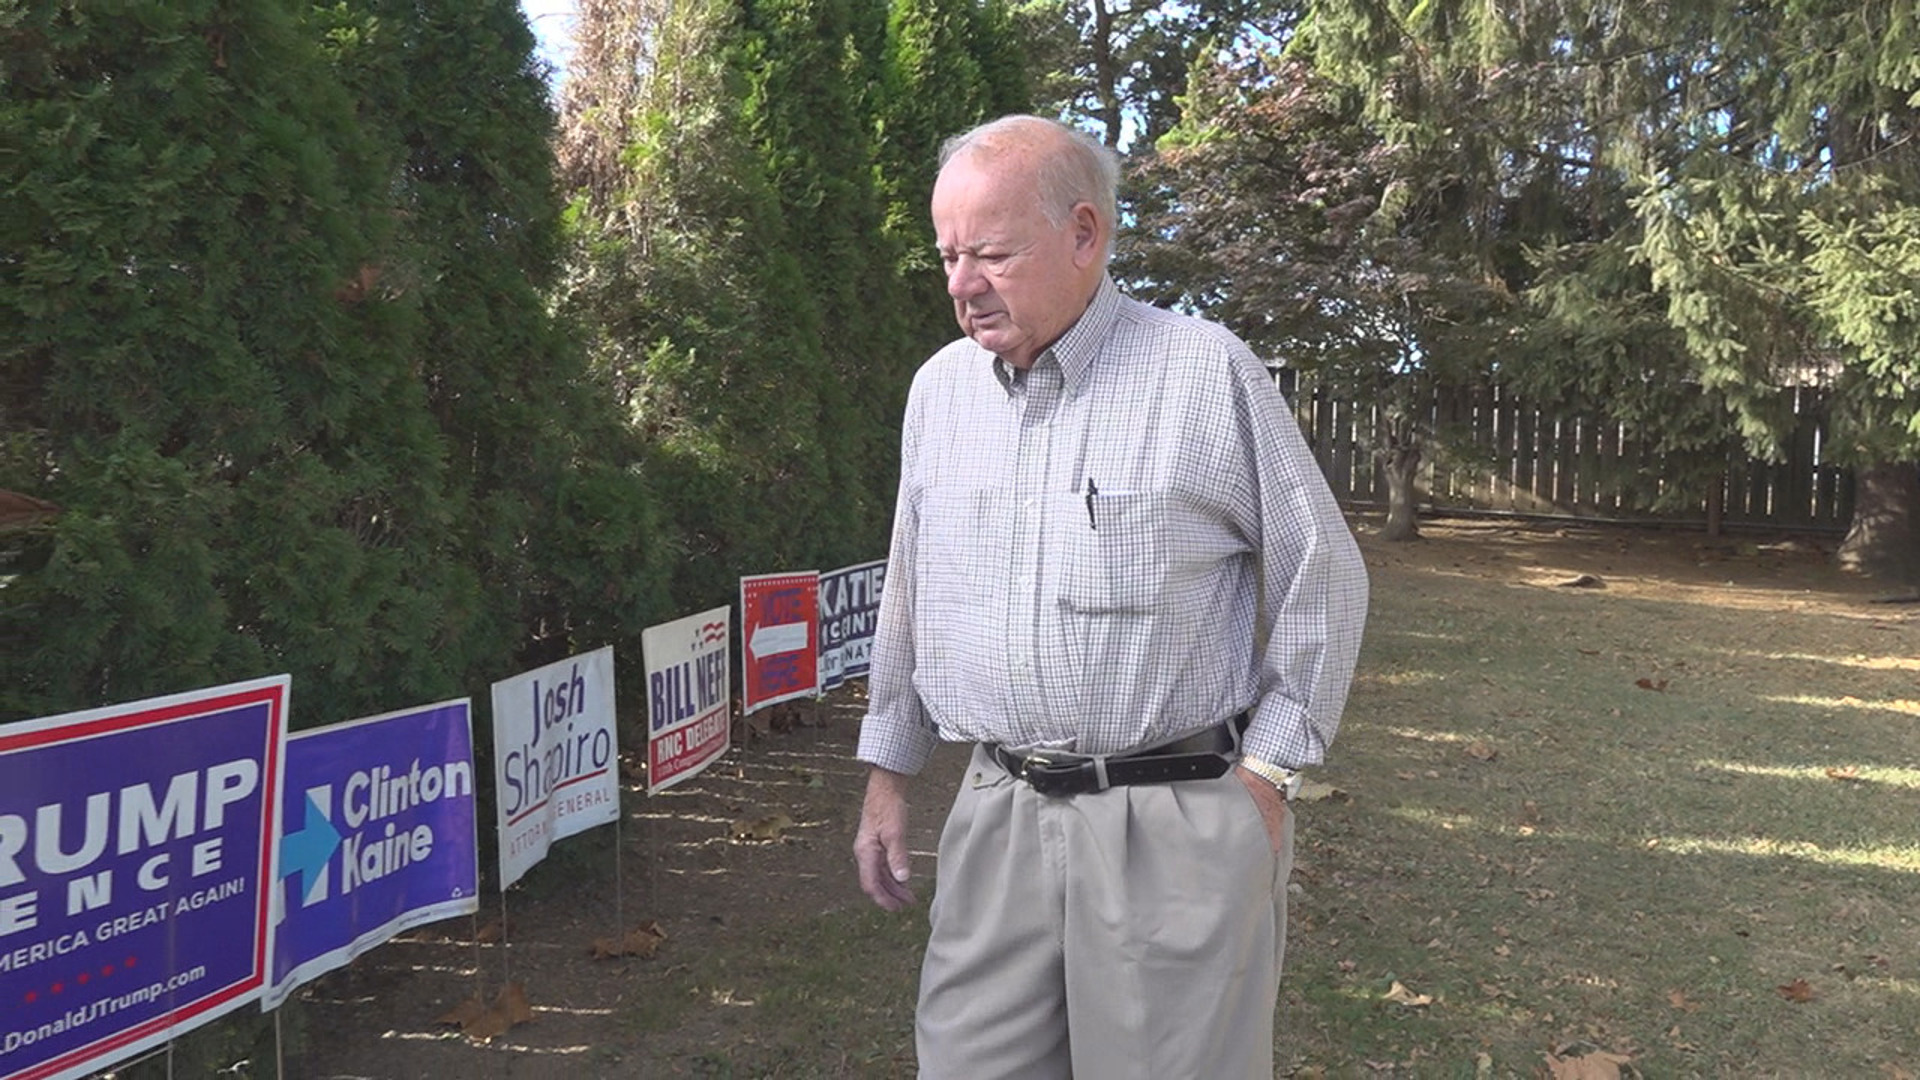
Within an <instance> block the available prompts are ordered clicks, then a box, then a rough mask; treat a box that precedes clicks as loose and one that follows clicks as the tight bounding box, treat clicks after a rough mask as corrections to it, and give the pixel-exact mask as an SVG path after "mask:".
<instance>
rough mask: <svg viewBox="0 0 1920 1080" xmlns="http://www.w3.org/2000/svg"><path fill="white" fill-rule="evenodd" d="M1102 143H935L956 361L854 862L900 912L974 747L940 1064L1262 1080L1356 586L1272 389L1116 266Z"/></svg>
mask: <svg viewBox="0 0 1920 1080" xmlns="http://www.w3.org/2000/svg"><path fill="white" fill-rule="evenodd" d="M1118 173H1119V166H1118V162H1117V160H1116V159H1115V157H1114V156H1113V154H1112V153H1111V152H1110V151H1108V150H1107V149H1106V148H1105V147H1103V146H1101V145H1100V144H1098V143H1097V142H1095V141H1093V140H1092V139H1089V138H1087V137H1086V136H1084V135H1083V134H1081V133H1078V132H1076V131H1074V130H1072V129H1070V128H1067V127H1065V126H1063V125H1060V124H1057V123H1054V122H1053V121H1050V120H1045V119H1041V118H1039V117H1031V116H1012V117H1004V118H1002V119H1000V120H996V121H994V122H992V123H989V124H985V125H982V126H981V127H979V128H976V129H975V130H973V131H970V132H968V133H966V134H964V135H961V136H959V137H957V138H955V139H953V140H951V141H949V142H948V144H947V145H946V147H944V148H943V150H942V153H941V168H940V174H939V178H938V180H937V182H936V184H935V186H934V192H933V222H934V229H935V233H936V237H937V240H938V243H939V251H940V257H941V261H942V263H943V264H944V265H945V267H946V274H947V291H948V293H950V294H951V295H952V297H953V307H954V316H955V318H956V319H958V321H959V323H960V328H961V329H962V330H963V331H964V332H965V334H966V336H965V337H964V338H962V339H960V340H958V341H955V342H953V343H952V344H950V345H948V346H947V347H946V348H944V349H942V350H941V351H940V352H939V353H938V354H936V355H935V356H934V357H933V358H932V359H931V360H929V361H928V362H927V363H926V365H925V366H924V367H922V368H921V370H920V372H919V375H918V376H917V377H916V378H915V380H914V385H913V390H912V394H911V396H910V398H909V400H908V404H907V414H906V420H905V425H904V430H903V434H902V445H901V465H900V496H899V505H898V507H897V509H896V511H895V514H896V516H895V521H894V535H893V545H892V552H891V556H890V558H891V564H890V566H889V569H888V575H887V589H886V592H885V594H884V596H883V598H882V601H881V609H880V623H879V629H878V633H877V637H876V639H875V642H874V651H873V660H872V669H871V672H870V675H869V687H870V693H871V708H870V711H869V713H868V715H867V716H866V718H865V721H864V723H863V725H862V728H861V733H860V745H859V751H858V753H859V757H860V759H861V760H862V761H865V762H867V763H869V764H870V765H871V766H872V770H871V773H870V775H869V780H868V787H867V795H866V802H865V805H864V807H863V810H862V814H861V820H860V826H859V831H858V835H857V837H856V839H855V842H854V852H855V856H856V859H857V861H858V863H859V871H860V882H861V886H862V888H863V889H864V890H865V891H866V892H867V894H868V895H869V896H871V897H872V898H873V899H874V900H875V901H876V902H877V903H878V904H879V905H880V906H881V907H884V908H887V909H889V910H897V909H899V908H901V907H903V906H905V905H907V904H909V903H911V902H913V899H914V897H913V893H912V891H911V889H910V888H909V886H908V876H909V874H908V861H909V860H908V851H907V846H906V820H907V798H906V790H907V778H908V777H909V776H911V775H912V774H914V773H917V772H918V771H919V770H920V769H921V768H922V766H924V765H925V764H926V762H927V760H928V758H929V756H930V755H931V753H932V751H933V748H934V746H935V745H936V743H937V742H938V741H940V740H949V741H963V742H969V743H974V744H976V745H975V748H974V751H973V757H972V763H971V764H970V765H969V766H968V769H967V773H966V776H965V777H964V778H963V781H962V783H961V786H960V792H959V795H958V797H957V798H956V800H955V802H954V805H953V808H952V811H951V813H950V814H949V816H948V818H947V823H946V826H945V829H944V831H943V833H942V835H941V839H940V852H939V864H938V874H937V878H936V889H935V891H934V896H933V903H932V908H931V920H932V933H931V937H930V938H929V941H928V945H927V954H926V959H925V961H924V966H923V969H922V972H921V984H920V1003H919V1009H918V1015H917V1024H916V1032H917V1043H918V1050H919V1056H920V1067H921V1073H920V1075H921V1076H922V1077H924V1078H928V1080H938V1078H945V1077H967V1078H969V1080H986V1078H993V1077H1009V1078H1011V1077H1019V1078H1022V1080H1032V1078H1044V1077H1070V1076H1078V1077H1081V1078H1082V1080H1112V1078H1124V1077H1140V1078H1149V1077H1150V1078H1153V1080H1170V1078H1179V1077H1190V1078H1194V1080H1222V1078H1229V1077H1261V1078H1263V1080H1264V1078H1269V1077H1271V1076H1272V1073H1273V1014H1274V1003H1275V997H1276V994H1277V992H1278V980H1279V973H1280V964H1281V959H1282V954H1283V952H1284V949H1285V941H1286V878H1287V875H1288V872H1289V871H1290V869H1291V867H1292V862H1293V817H1292V813H1291V811H1290V810H1289V808H1288V805H1287V801H1286V796H1287V794H1288V792H1289V789H1290V788H1291V787H1292V786H1293V781H1294V773H1295V770H1297V769H1300V768H1302V767H1304V766H1308V765H1312V764H1314V763H1316V762H1319V761H1320V760H1322V757H1323V755H1324V753H1325V751H1326V748H1327V744H1328V743H1329V742H1330V741H1331V740H1332V738H1333V735H1334V731H1335V729H1336V727H1337V726H1338V723H1339V718H1340V711H1341V708H1342V706H1343V704H1344V702H1345V699H1346V694H1347V687H1348V683H1349V681H1350V679H1351V677H1352V674H1353V666H1354V659H1355V654H1356V652H1357V650H1358V648H1359V643H1360V633H1361V627H1362V624H1363V622H1364V620H1365V614H1366V590H1367V585H1366V573H1365V570H1364V568H1363V567H1362V565H1361V562H1360V558H1359V553H1358V550H1357V548H1356V547H1355V545H1354V542H1353V537H1352V534H1351V533H1350V532H1349V530H1348V528H1347V526H1346V523H1345V521H1344V519H1343V518H1342V517H1341V514H1340V510H1339V508H1338V506H1337V505H1336V504H1335V503H1334V501H1333V498H1332V495H1331V494H1330V493H1329V491H1328V489H1327V486H1326V483H1325V482H1324V480H1322V478H1321V476H1320V473H1319V471H1318V469H1317V468H1316V466H1315V464H1314V461H1313V458H1312V456H1311V455H1310V454H1309V453H1308V451H1307V448H1306V445H1305V443H1304V442H1303V440H1302V439H1301V437H1300V432H1299V429H1298V427H1297V426H1296V425H1295V423H1294V421H1293V419H1292V417H1291V415H1290V414H1289V413H1288V411H1287V409H1286V406H1285V403H1284V402H1283V400H1282V399H1281V397H1280V395H1279V393H1278V391H1277V390H1276V389H1275V388H1274V386H1273V384H1272V381H1271V380H1270V379H1269V377H1268V375H1267V372H1266V370H1265V369H1264V368H1263V367H1262V365H1261V364H1260V363H1259V362H1258V361H1257V360H1256V359H1255V358H1254V357H1253V355H1252V353H1251V352H1250V351H1249V350H1248V349H1247V347H1246V346H1245V345H1244V344H1243V343H1241V342H1240V341H1239V339H1237V338H1235V337H1234V336H1233V335H1232V334H1231V333H1229V332H1228V331H1226V330H1224V329H1222V328H1221V327H1219V326H1216V325H1213V324H1210V323H1206V322H1203V321H1200V320H1197V319H1193V318H1189V317H1186V316H1181V315H1175V314H1171V313H1168V312H1164V311H1160V310H1157V309H1155V308H1152V307H1148V306H1146V305H1144V304H1140V303H1137V302H1135V301H1132V300H1129V299H1127V298H1126V297H1124V296H1122V295H1121V294H1120V293H1119V291H1118V290H1117V289H1116V288H1115V286H1114V284H1113V282H1112V280H1111V279H1110V278H1109V277H1108V275H1107V272H1106V266H1107V257H1108V254H1109V250H1110V245H1111V242H1112V237H1113V231H1114V217H1115V197H1114V191H1115V185H1116V181H1117V177H1118Z"/></svg>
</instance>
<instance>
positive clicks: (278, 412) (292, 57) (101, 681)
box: [0, 0, 473, 722]
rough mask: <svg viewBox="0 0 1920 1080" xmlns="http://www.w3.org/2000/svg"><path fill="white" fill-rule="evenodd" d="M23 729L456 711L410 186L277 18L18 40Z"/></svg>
mask: <svg viewBox="0 0 1920 1080" xmlns="http://www.w3.org/2000/svg"><path fill="white" fill-rule="evenodd" d="M0 71H3V72H4V76H5V80H6V86H7V92H6V95H5V97H4V99H0V145H4V146H6V147H8V152H7V153H5V154H0V188H4V190H6V192H7V202H8V206H7V213H6V214H5V215H4V217H0V253H4V254H0V385H4V387H5V395H4V400H5V403H6V404H5V408H6V422H7V425H8V433H7V434H8V437H7V439H6V440H5V444H4V451H3V454H4V456H0V487H5V488H11V489H14V490H17V491H22V492H25V493H27V494H30V495H34V496H38V497H41V498H44V499H47V500H49V501H51V502H53V503H56V504H58V505H60V506H61V507H63V508H64V513H63V514H62V515H61V516H60V517H59V518H58V519H57V521H56V522H55V524H54V525H53V526H51V528H50V530H49V532H48V533H46V534H45V535H44V536H41V537H38V538H36V539H35V540H33V541H32V549H31V550H29V551H26V552H24V553H19V554H20V559H19V561H18V562H16V563H15V569H16V570H17V576H15V577H13V578H12V580H11V581H9V582H7V583H6V585H5V588H4V591H3V592H0V639H4V640H5V641H6V642H7V643H8V644H7V647H6V648H4V649H0V719H6V718H15V717H20V716H25V715H33V714H38V713H47V712H53V711H58V710H63V709H73V708H80V707H85V706H94V705H100V704H104V703H108V702H113V701H123V700H128V699H132V698H136V697H140V696H143V695H148V694H156V693H162V692H167V691H175V690H181V689H185V688H189V687H193V686H197V685H205V684H208V683H212V682H218V681H223V680H229V679H238V678H244V677H251V676H258V675H265V674H270V673H273V672H277V671H291V672H292V673H293V674H294V676H295V678H296V681H297V682H296V684H297V685H298V686H300V687H301V691H300V701H302V702H304V703H305V704H303V705H302V706H301V708H300V714H299V715H300V716H301V717H302V719H303V720H305V721H307V722H313V721H315V720H318V719H322V718H334V719H337V718H340V717H343V716H349V715H354V714H355V713H356V712H358V711H362V710H365V711H373V710H375V709H377V708H382V707H391V706H392V704H393V703H394V700H395V694H396V692H404V693H409V694H421V695H431V694H436V693H438V694H451V693H453V692H456V691H458V690H462V689H464V687H463V685H462V684H461V683H460V682H459V680H458V678H457V676H458V674H459V673H460V672H461V670H462V668H461V659H462V658H461V649H462V647H463V645H464V641H463V639H462V637H461V634H460V633H459V620H458V618H457V616H454V615H450V613H456V612H459V611H461V610H463V609H464V608H466V607H469V606H470V603H471V601H470V599H469V590H470V589H471V587H472V585H473V579H472V575H471V574H470V573H469V572H467V571H465V570H463V569H462V568H460V567H459V566H457V565H456V564H454V563H453V562H452V561H451V560H450V559H449V558H448V557H447V556H448V554H449V552H448V550H447V547H446V544H445V541H444V535H445V532H446V529H447V526H448V523H449V521H450V519H451V515H452V514H453V513H454V510H455V505H454V504H453V503H452V502H451V501H450V500H449V499H448V498H447V497H446V494H445V479H444V478H445V461H444V455H443V452H442V448H441V443H440V441H439V438H438V435H437V432H436V430H435V426H434V424H433V422H432V418H431V415H430V414H429V412H428V411H427V408H426V398H425V394H424V392H423V390H422V388H421V385H420V383H419V380H418V379H417V378H416V377H415V372H414V370H413V367H412V358H411V355H410V344H411V342H412V340H413V337H414V334H415V333H416V332H417V327H418V319H417V313H416V312H415V310H414V309H412V308H411V307H410V306H409V305H408V304H406V303H404V302H395V300H394V299H393V298H392V296H391V295H390V293H388V292H387V291H385V290H383V289H382V288H380V287H378V286H377V285H376V284H375V283H373V282H371V281H370V280H369V274H370V272H371V268H376V267H378V266H379V265H380V263H381V250H382V247H383V245H384V244H385V243H386V242H387V239H388V237H390V235H391V227H392V221H393V215H392V214H391V212H390V209H389V206H390V204H389V200H388V191H387V188H386V184H387V179H388V178H387V177H386V176H385V175H384V174H383V173H382V172H381V170H380V169H379V168H378V155H377V153H376V152H374V150H373V149H372V148H371V147H370V145H369V144H368V141H367V140H366V138H365V137H364V136H363V134H362V132H361V130H360V128H359V126H358V124H357V122H356V118H355V116H354V110H353V103H352V100H351V98H350V97H348V96H347V95H346V94H344V93H343V92H342V91H341V89H340V87H339V85H338V83H337V82H336V81H335V80H334V78H333V75H332V72H331V71H330V69H329V67H328V65H327V63H326V61H325V59H324V58H323V57H322V56H321V55H320V54H319V52H318V50H317V49H316V48H315V47H314V43H313V42H312V40H311V39H310V37H309V36H308V34H307V33H306V31H305V29H304V28H303V27H302V26H301V25H300V24H299V22H298V21H297V20H296V19H295V17H294V13H293V12H292V11H291V10H290V9H289V7H288V5H287V4H285V3H284V2H282V0H223V2H216V0H130V2H129V3H126V4H123V5H120V6H119V8H118V9H117V10H116V11H115V12H114V13H113V14H111V15H105V14H99V15H96V14H95V13H94V12H93V11H92V9H90V8H88V7H86V6H76V5H72V4H65V3H55V2H53V0H44V2H40V0H36V2H31V3H28V4H26V5H25V6H24V7H18V8H16V10H15V12H14V13H13V14H12V15H10V16H9V17H8V18H7V19H6V21H5V24H4V26H0Z"/></svg>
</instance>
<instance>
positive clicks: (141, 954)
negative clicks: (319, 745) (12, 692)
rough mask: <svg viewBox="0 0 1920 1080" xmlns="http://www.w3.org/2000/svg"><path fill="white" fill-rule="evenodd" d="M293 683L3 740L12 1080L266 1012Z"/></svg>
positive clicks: (33, 723)
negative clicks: (238, 1013) (261, 999)
mask: <svg viewBox="0 0 1920 1080" xmlns="http://www.w3.org/2000/svg"><path fill="white" fill-rule="evenodd" d="M290 681H291V680H290V679H289V678H288V677H287V676H285V675H280V676H275V677H272V678H267V679H258V680H254V681H251V682H242V683H232V684H229V685H226V686H218V687H212V688H209V689H205V690H196V691H193V692H191V693H185V694H174V695H171V696H168V697H160V698H152V699H149V700H146V701H140V702H134V703H132V704H129V705H116V706H111V707H108V708H103V709H89V710H86V711H84V712H75V713H66V714H64V715H60V716H50V717H43V718H41V719H37V720H25V721H21V722H19V723H15V724H8V725H6V726H4V727H0V1077H4V1078H5V1080H64V1078H68V1077H77V1076H83V1075H85V1074H88V1073H91V1072H94V1071H96V1070H98V1069H101V1068H104V1067H105V1066H107V1065H109V1064H111V1063H113V1062H115V1061H118V1060H121V1059H123V1058H127V1057H131V1056H132V1055H134V1054H136V1053H138V1052H140V1051H141V1050H144V1049H146V1048H148V1047H151V1046H155V1045H157V1044H160V1043H163V1042H165V1041H166V1040H168V1039H171V1038H174V1037H175V1036H177V1035H180V1034H182V1033H183V1032H186V1031H189V1030H191V1029H193V1028H195V1027H198V1026H200V1025H201V1024H204V1023H206V1022H207V1021H209V1020H212V1019H214V1018H215V1017H217V1016H220V1015H221V1014H223V1013H226V1012H229V1011H231V1010H232V1009H235V1008H237V1007H239V1006H241V1005H243V1004H246V1003H248V1002H251V1001H253V1000H254V999H255V998H256V997H258V996H259V994H260V991H261V987H262V986H263V984H264V983H265V980H266V972H267V958H268V955H269V947H270V936H271V933H272V925H271V923H270V921H269V919H268V906H267V905H268V897H269V885H270V884H271V883H272V882H273V880H274V843H273V839H274V837H275V836H276V835H277V834H278V824H279V823H278V820H277V818H276V813H275V811H276V808H277V807H278V806H279V790H280V788H279V785H280V782H281V769H282V758H281V747H282V742H283V740H284V738H285V732H286V720H287V691H288V686H289V683H290Z"/></svg>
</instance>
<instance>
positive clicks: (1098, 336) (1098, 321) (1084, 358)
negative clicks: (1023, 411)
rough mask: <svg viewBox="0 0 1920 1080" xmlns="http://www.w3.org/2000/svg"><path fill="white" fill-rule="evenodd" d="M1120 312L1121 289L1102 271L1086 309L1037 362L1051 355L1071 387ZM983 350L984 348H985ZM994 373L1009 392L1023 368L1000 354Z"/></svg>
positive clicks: (1102, 341)
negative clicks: (1010, 362) (1017, 366)
mask: <svg viewBox="0 0 1920 1080" xmlns="http://www.w3.org/2000/svg"><path fill="white" fill-rule="evenodd" d="M1119 314H1120V289H1119V287H1118V286H1116V285H1115V284H1114V283H1113V278H1112V277H1110V276H1108V275H1105V274H1102V275H1101V276H1100V284H1099V286H1098V287H1097V288H1095V289H1094V291H1093V300H1092V301H1091V302H1089V303H1088V304H1087V310H1086V311H1084V312H1081V314H1080V318H1079V319H1077V320H1075V322H1074V324H1073V325H1072V326H1070V327H1068V328H1067V332H1066V333H1064V334H1061V335H1060V340H1058V341H1056V342H1054V343H1053V344H1052V345H1050V346H1048V347H1047V348H1046V349H1045V350H1044V351H1042V352H1041V353H1040V355H1039V356H1038V357H1037V358H1035V360H1034V362H1035V363H1039V362H1040V361H1041V360H1045V359H1046V358H1047V357H1048V356H1049V355H1051V356H1052V357H1053V359H1054V362H1055V363H1057V364H1059V365H1060V375H1061V380H1062V382H1064V383H1065V385H1066V388H1067V389H1069V390H1071V389H1073V388H1074V387H1075V386H1077V385H1079V383H1080V380H1081V379H1082V378H1084V377H1085V376H1086V374H1087V372H1088V370H1089V369H1091V368H1092V367H1093V359H1094V357H1096V356H1098V355H1099V353H1100V346H1101V344H1102V343H1104V342H1105V341H1106V340H1107V331H1108V330H1110V329H1112V327H1113V321H1114V319H1115V318H1116V317H1117V316H1118V315H1119ZM983 351H984V350H983ZM992 361H993V375H994V377H995V378H997V379H999V380H1000V385H1001V386H1002V387H1004V388H1005V389H1006V390H1007V391H1008V392H1009V393H1011V392H1012V391H1013V387H1014V384H1015V383H1017V382H1019V381H1020V375H1021V372H1020V371H1019V370H1018V369H1016V368H1014V367H1013V366H1012V365H1011V364H1008V363H1007V362H1006V361H1005V360H1002V359H1000V358H999V357H997V356H994V357H992Z"/></svg>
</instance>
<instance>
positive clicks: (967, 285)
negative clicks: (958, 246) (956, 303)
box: [947, 255, 987, 300]
mask: <svg viewBox="0 0 1920 1080" xmlns="http://www.w3.org/2000/svg"><path fill="white" fill-rule="evenodd" d="M986 284H987V279H986V276H985V275H984V274H982V273H981V272H980V263H979V261H978V260H976V259H974V258H973V257H972V256H969V255H962V256H960V257H959V258H957V259H955V260H953V265H952V266H950V267H948V268H947V295H948V296H951V297H953V298H954V299H955V300H965V299H967V298H968V297H972V296H979V295H980V294H981V293H983V292H985V291H986Z"/></svg>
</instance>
